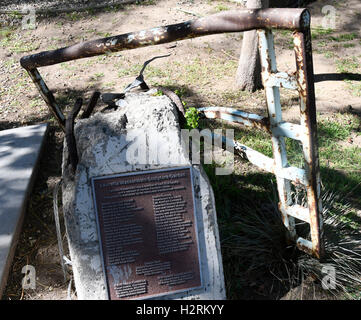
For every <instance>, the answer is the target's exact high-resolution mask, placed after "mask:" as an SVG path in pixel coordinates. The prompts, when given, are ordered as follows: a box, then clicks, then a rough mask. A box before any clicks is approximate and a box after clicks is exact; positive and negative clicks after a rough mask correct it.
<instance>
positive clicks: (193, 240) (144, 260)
mask: <svg viewBox="0 0 361 320" xmlns="http://www.w3.org/2000/svg"><path fill="white" fill-rule="evenodd" d="M92 188H93V197H94V204H95V208H96V216H97V223H98V232H99V235H100V245H101V251H102V259H103V269H104V274H105V277H106V282H107V287H108V295H109V299H111V300H118V299H122V300H123V299H146V298H151V297H159V296H162V295H167V294H171V293H175V292H181V291H186V290H189V289H195V288H200V287H201V286H202V279H201V271H200V260H199V256H200V255H199V245H198V239H197V237H198V231H197V225H196V223H197V220H196V217H195V209H194V191H193V183H192V171H191V168H190V167H186V168H172V169H164V170H150V171H142V172H139V173H138V172H133V173H128V174H120V175H113V176H104V177H96V178H93V179H92Z"/></svg>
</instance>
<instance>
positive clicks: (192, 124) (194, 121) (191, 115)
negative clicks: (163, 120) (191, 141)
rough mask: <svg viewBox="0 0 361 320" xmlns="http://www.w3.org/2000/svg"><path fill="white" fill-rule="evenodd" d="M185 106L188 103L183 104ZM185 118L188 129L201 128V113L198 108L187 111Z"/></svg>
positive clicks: (189, 108)
mask: <svg viewBox="0 0 361 320" xmlns="http://www.w3.org/2000/svg"><path fill="white" fill-rule="evenodd" d="M183 105H184V106H186V103H185V102H183ZM185 118H186V121H187V124H186V128H187V129H196V128H198V126H199V112H198V110H197V108H194V107H188V108H187V110H186V114H185Z"/></svg>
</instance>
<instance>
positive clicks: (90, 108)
mask: <svg viewBox="0 0 361 320" xmlns="http://www.w3.org/2000/svg"><path fill="white" fill-rule="evenodd" d="M99 97H100V92H98V91H95V92H94V93H93V94H92V96H91V98H90V101H89V103H88V105H87V107H86V108H85V110H84V112H83V114H82V115H81V117H80V118H81V119H86V118H89V117H90V115H91V113H92V112H93V110H94V108H95V106H96V104H97V102H98V100H99Z"/></svg>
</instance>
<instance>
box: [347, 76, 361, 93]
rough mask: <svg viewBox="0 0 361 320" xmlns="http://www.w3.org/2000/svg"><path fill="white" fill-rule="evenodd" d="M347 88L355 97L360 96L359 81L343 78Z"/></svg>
mask: <svg viewBox="0 0 361 320" xmlns="http://www.w3.org/2000/svg"><path fill="white" fill-rule="evenodd" d="M344 81H345V83H346V84H347V87H348V89H349V90H350V91H351V93H352V95H353V96H355V97H361V83H360V82H359V81H352V80H344Z"/></svg>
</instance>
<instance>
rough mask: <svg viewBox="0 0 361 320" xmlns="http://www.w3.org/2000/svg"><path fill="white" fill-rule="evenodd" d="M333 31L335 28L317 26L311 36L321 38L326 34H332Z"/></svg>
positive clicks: (312, 30)
mask: <svg viewBox="0 0 361 320" xmlns="http://www.w3.org/2000/svg"><path fill="white" fill-rule="evenodd" d="M332 32H333V29H331V28H328V29H324V28H322V27H316V28H312V29H311V37H312V39H319V38H321V37H322V36H324V35H327V34H331V33H332Z"/></svg>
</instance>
